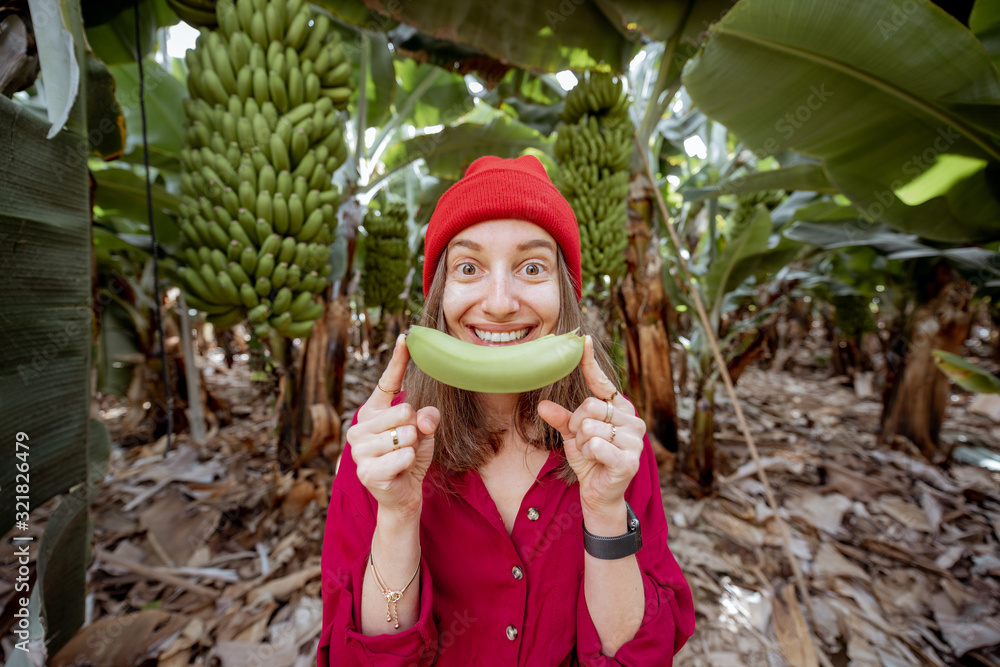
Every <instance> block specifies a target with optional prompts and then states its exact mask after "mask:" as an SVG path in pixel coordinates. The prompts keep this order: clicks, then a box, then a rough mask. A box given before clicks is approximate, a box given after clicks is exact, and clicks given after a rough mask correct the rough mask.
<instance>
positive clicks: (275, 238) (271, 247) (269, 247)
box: [260, 234, 282, 255]
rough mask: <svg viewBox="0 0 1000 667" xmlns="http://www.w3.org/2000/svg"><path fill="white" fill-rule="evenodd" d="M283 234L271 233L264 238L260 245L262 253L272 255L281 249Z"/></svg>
mask: <svg viewBox="0 0 1000 667" xmlns="http://www.w3.org/2000/svg"><path fill="white" fill-rule="evenodd" d="M281 240H282V238H281V236H279V235H278V234H271V235H270V236H268V237H267V238H265V239H264V242H263V243H262V244H261V245H260V254H261V255H266V254H267V253H271V254H272V255H273V254H275V253H277V252H279V251H280V250H281Z"/></svg>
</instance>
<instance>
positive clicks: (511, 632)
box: [507, 625, 517, 641]
mask: <svg viewBox="0 0 1000 667" xmlns="http://www.w3.org/2000/svg"><path fill="white" fill-rule="evenodd" d="M507 639H509V640H511V641H514V640H515V639H517V628H515V627H514V626H513V625H508V626H507Z"/></svg>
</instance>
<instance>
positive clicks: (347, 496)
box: [317, 415, 694, 667]
mask: <svg viewBox="0 0 1000 667" xmlns="http://www.w3.org/2000/svg"><path fill="white" fill-rule="evenodd" d="M355 420H357V415H355ZM564 457H565V455H564V454H563V452H562V451H554V452H550V454H549V458H548V460H547V461H546V463H545V465H544V466H542V469H541V471H540V472H539V473H538V478H537V479H536V480H535V482H534V484H533V485H532V486H531V488H530V489H529V490H528V492H527V493H526V494H525V496H524V499H523V500H522V502H521V507H520V509H519V511H518V514H517V519H516V520H515V522H514V528H513V530H512V531H511V533H510V534H508V533H507V529H506V528H505V527H504V524H503V520H502V519H501V518H500V512H499V511H498V510H497V507H496V504H495V503H494V502H493V499H492V497H491V496H490V495H489V493H488V492H487V490H486V486H485V485H484V484H483V481H482V478H481V477H480V476H479V474H478V473H477V472H469V473H466V474H464V475H463V476H461V477H460V478H459V480H458V485H457V490H458V495H454V494H452V495H449V494H448V493H445V492H443V491H441V490H439V489H438V487H437V486H435V485H434V484H433V482H432V480H431V475H432V474H433V468H432V470H431V473H429V474H428V476H427V478H426V479H425V480H424V503H423V509H422V513H421V521H420V546H421V551H422V554H421V563H420V574H419V583H420V601H419V613H420V615H419V618H418V620H417V623H416V625H414V626H413V627H412V628H410V629H408V630H406V631H405V632H401V633H399V634H396V635H380V636H374V637H366V636H364V635H362V634H361V632H360V631H359V620H360V618H361V586H362V582H363V581H364V573H365V566H366V564H367V560H368V554H369V551H370V549H371V543H372V535H373V533H374V531H375V515H376V507H377V504H376V502H375V499H374V498H373V497H372V496H371V494H369V493H368V491H367V489H365V488H364V486H362V484H361V483H360V482H359V481H358V477H357V467H356V465H355V463H354V459H353V457H352V456H351V446H350V444H349V443H348V444H347V446H346V447H345V449H344V455H343V457H342V458H341V463H340V471H339V472H338V474H337V477H336V479H335V480H334V482H333V490H332V493H331V498H330V509H329V513H328V514H327V520H326V534H325V537H324V539H323V558H322V571H323V631H322V635H321V637H320V642H319V653H318V662H317V664H318V665H320V667H327V665H331V666H334V667H348V666H352V667H353V666H354V665H372V666H374V667H393V666H397V665H398V666H400V667H402V666H404V665H406V666H410V665H430V664H434V665H438V666H440V667H450V666H456V667H469V666H470V665H503V666H505V667H506V666H514V665H524V666H534V665H553V666H554V665H561V666H570V665H595V666H596V665H657V666H663V665H670V664H672V662H673V656H674V654H675V653H676V652H677V651H678V650H680V648H681V646H683V645H684V642H685V641H687V639H688V637H690V636H691V634H692V633H693V632H694V604H693V602H692V599H691V590H690V588H689V587H688V584H687V581H686V580H685V579H684V575H683V574H682V573H681V570H680V567H679V566H678V565H677V561H676V560H675V559H674V556H673V554H671V553H670V549H669V548H668V547H667V522H666V518H665V516H664V511H663V500H662V497H661V495H660V483H659V477H658V476H657V471H656V462H655V459H654V457H653V450H652V448H651V446H650V444H649V441H648V439H647V440H646V441H645V447H644V451H643V456H642V460H641V464H640V467H639V472H638V473H637V474H636V476H635V478H634V479H633V480H632V482H631V484H630V485H629V487H628V490H627V491H626V493H625V499H626V500H627V501H628V503H629V505H631V506H632V508H633V510H635V512H636V514H637V515H638V516H639V520H640V523H641V530H642V548H641V549H640V550H639V552H638V554H636V556H637V559H638V562H639V567H640V569H641V570H642V579H643V590H644V593H645V600H646V609H645V613H644V616H643V619H642V625H641V627H640V628H639V631H638V632H637V633H636V635H635V637H634V638H633V639H632V640H631V641H629V642H627V643H626V644H624V645H623V646H622V647H621V648H620V649H619V650H618V652H617V653H616V654H615V656H614V658H608V657H606V656H604V655H602V654H601V642H600V638H599V637H598V634H597V630H596V628H595V627H594V624H593V622H592V621H591V619H590V613H589V611H588V610H587V601H586V599H585V597H584V587H583V571H584V560H583V556H584V550H583V524H582V519H581V517H582V512H581V509H580V491H579V485H578V484H576V483H574V484H572V485H567V484H566V482H565V481H564V480H563V479H561V478H560V477H559V476H558V468H559V466H560V464H561V463H562V461H563V459H564ZM382 557H383V558H386V557H388V556H382ZM416 583H417V582H414V584H413V585H415V584H416ZM515 631H516V632H515ZM512 637H513V638H512Z"/></svg>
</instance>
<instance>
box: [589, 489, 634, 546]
mask: <svg viewBox="0 0 1000 667" xmlns="http://www.w3.org/2000/svg"><path fill="white" fill-rule="evenodd" d="M625 511H626V517H627V523H628V532H626V533H625V534H624V535H618V536H616V537H600V536H598V535H591V534H590V533H589V532H588V531H587V525H586V524H584V526H583V548H584V549H586V550H587V553H589V554H590V555H591V556H593V557H594V558H600V559H601V560H618V559H619V558H625V557H626V556H631V555H633V554H635V553H636V552H638V551H639V549H641V548H642V530H641V528H640V526H639V517H638V516H636V514H635V512H634V511H633V510H632V506H631V505H629V504H628V501H626V502H625Z"/></svg>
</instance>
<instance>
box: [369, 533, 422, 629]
mask: <svg viewBox="0 0 1000 667" xmlns="http://www.w3.org/2000/svg"><path fill="white" fill-rule="evenodd" d="M368 559H369V560H370V561H371V564H372V574H373V575H374V576H375V584H376V585H377V586H378V589H379V591H381V592H382V595H384V596H385V622H386V623H392V622H393V621H395V622H396V629H397V630H398V629H399V610H398V609H397V608H396V603H398V602H399V600H400V598H402V597H403V593H405V592H406V589H407V588H409V587H410V584H412V583H413V580H414V579H416V578H417V572H420V557H419V556H418V557H417V569H416V570H414V571H413V576H412V577H410V580H409V581H408V582H406V585H405V586H403V587H402V588H401V589H399V590H398V591H392V590H389V587H388V586H386V584H385V582H384V581H383V580H382V577H381V576H379V573H378V568H376V567H375V548H374V545H373V546H372V550H371V551H370V552H368Z"/></svg>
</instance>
